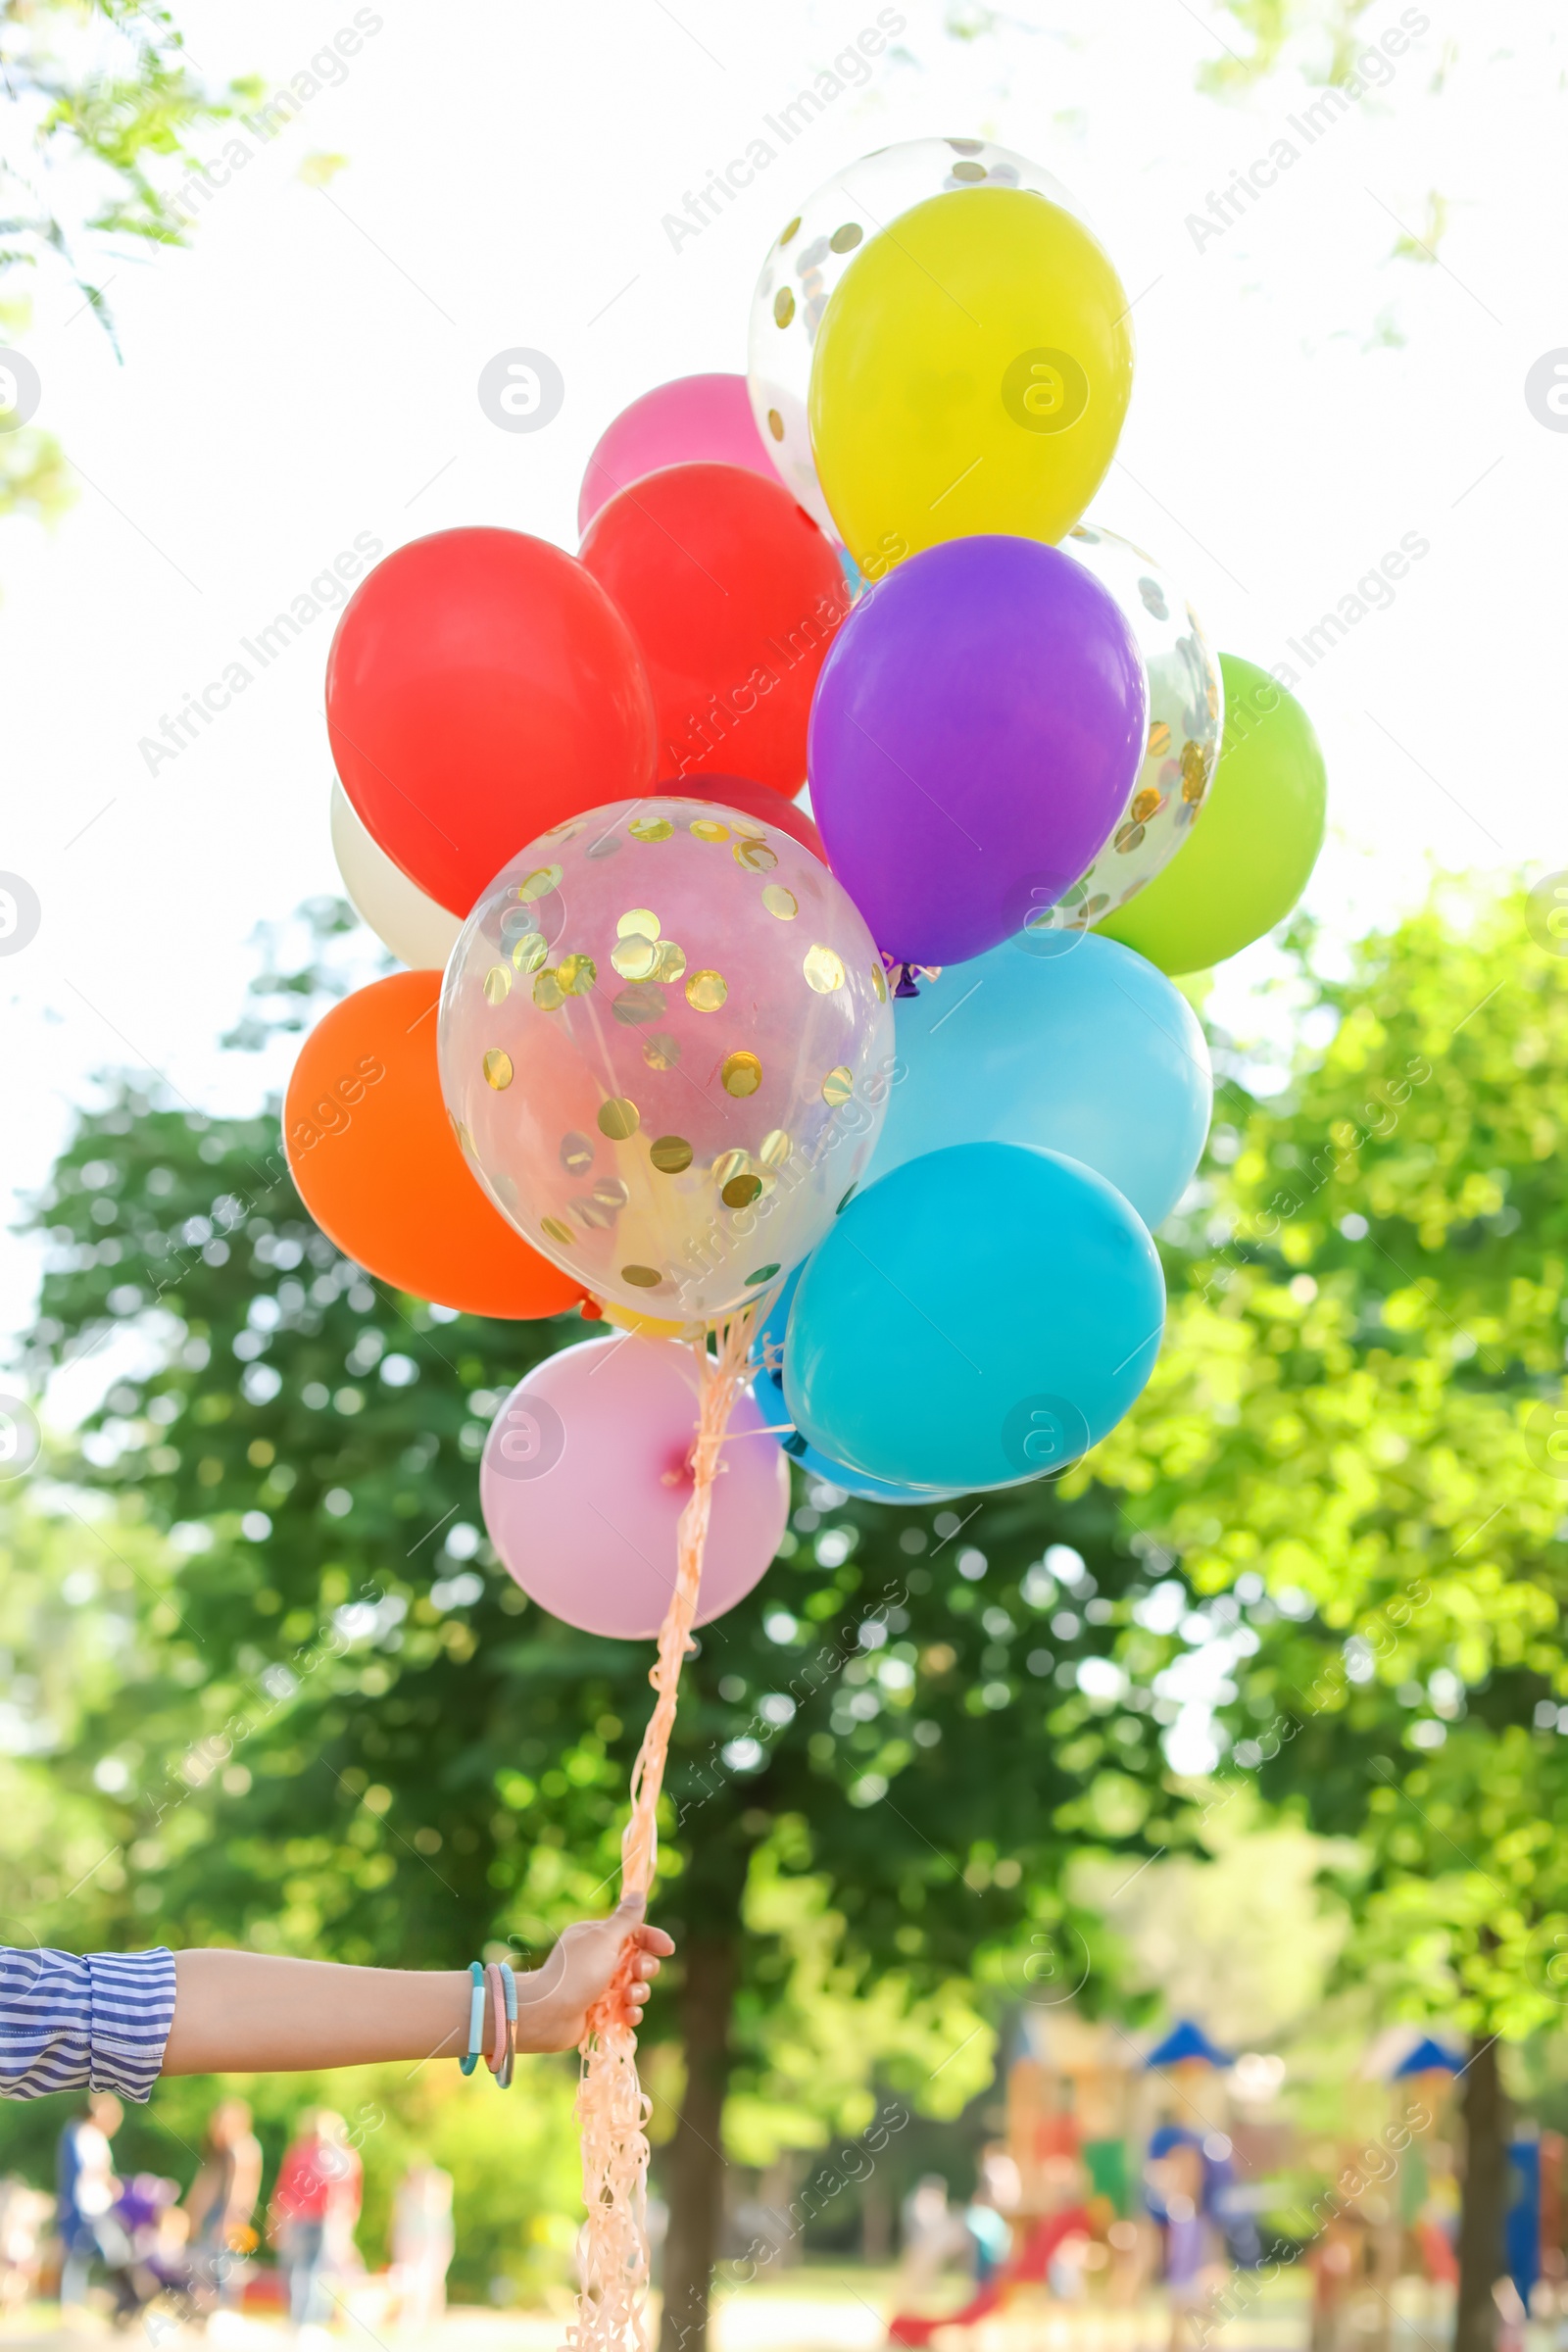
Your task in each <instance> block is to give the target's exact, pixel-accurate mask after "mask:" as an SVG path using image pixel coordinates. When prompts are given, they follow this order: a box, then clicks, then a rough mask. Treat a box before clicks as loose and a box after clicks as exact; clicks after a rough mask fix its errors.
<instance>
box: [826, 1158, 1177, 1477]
mask: <svg viewBox="0 0 1568 2352" xmlns="http://www.w3.org/2000/svg"><path fill="white" fill-rule="evenodd" d="M1164 1320H1165V1284H1164V1278H1163V1276H1162V1275H1161V1273H1160V1267H1159V1257H1158V1254H1157V1252H1156V1251H1155V1249H1154V1245H1153V1243H1152V1241H1151V1240H1150V1238H1149V1234H1148V1231H1147V1230H1146V1228H1145V1227H1144V1225H1143V1224H1142V1223H1141V1222H1140V1221H1139V1219H1138V1217H1137V1216H1136V1215H1135V1214H1134V1212H1133V1211H1132V1209H1131V1208H1129V1207H1128V1205H1127V1202H1126V1201H1124V1200H1123V1199H1122V1197H1121V1195H1120V1193H1118V1192H1117V1191H1116V1190H1115V1189H1114V1187H1112V1186H1111V1185H1108V1184H1107V1183H1106V1182H1105V1180H1104V1178H1103V1176H1098V1175H1096V1173H1095V1172H1094V1170H1093V1169H1092V1168H1086V1167H1084V1166H1083V1165H1082V1163H1081V1162H1080V1161H1078V1160H1075V1159H1067V1158H1065V1157H1064V1156H1063V1155H1062V1154H1061V1153H1060V1152H1042V1151H1037V1150H1035V1149H1032V1148H1027V1147H1024V1146H1020V1145H1017V1144H989V1143H988V1144H957V1145H955V1146H954V1147H953V1148H952V1149H950V1150H948V1151H945V1152H927V1153H926V1154H925V1155H924V1156H923V1157H922V1158H920V1159H911V1160H907V1161H906V1162H905V1164H904V1166H903V1167H902V1168H895V1169H894V1170H893V1173H892V1174H891V1175H890V1176H884V1177H883V1179H882V1181H881V1182H880V1183H879V1184H873V1185H872V1186H870V1187H869V1189H868V1190H867V1191H866V1192H864V1193H861V1194H859V1195H858V1197H857V1198H856V1199H855V1200H854V1201H851V1202H850V1204H849V1206H848V1207H847V1208H846V1209H845V1211H844V1213H843V1215H842V1216H841V1217H840V1218H839V1219H838V1221H837V1223H836V1224H835V1225H834V1226H833V1229H832V1231H831V1232H830V1233H829V1234H828V1235H827V1237H826V1238H825V1240H823V1241H822V1242H821V1243H820V1244H819V1245H818V1247H817V1248H816V1249H815V1250H813V1251H812V1253H811V1255H810V1256H809V1258H808V1259H807V1261H806V1264H805V1267H804V1268H803V1270H802V1273H801V1280H800V1287H799V1289H798V1290H797V1292H796V1294H795V1302H794V1305H793V1306H792V1307H791V1309H790V1319H789V1328H788V1331H787V1332H786V1334H785V1345H784V1394H785V1397H786V1400H787V1402H788V1405H789V1412H790V1418H791V1420H792V1421H793V1422H794V1423H795V1426H796V1428H797V1429H798V1430H799V1431H800V1433H801V1435H802V1436H803V1437H804V1438H805V1439H806V1441H807V1443H808V1444H809V1445H810V1446H816V1447H817V1449H818V1450H819V1451H820V1452H822V1453H824V1454H827V1455H829V1456H831V1457H832V1459H834V1460H835V1461H841V1462H844V1463H845V1464H847V1465H848V1466H849V1468H851V1469H852V1470H858V1471H860V1472H862V1473H864V1474H865V1475H867V1476H869V1477H871V1478H884V1479H891V1480H894V1481H896V1482H897V1483H898V1484H899V1485H901V1486H911V1487H912V1486H944V1487H951V1488H954V1489H956V1490H957V1491H959V1492H961V1493H965V1494H973V1493H975V1492H977V1491H978V1490H979V1489H981V1488H985V1487H1007V1486H1016V1485H1018V1484H1020V1483H1021V1482H1022V1481H1023V1480H1025V1479H1029V1478H1036V1477H1039V1476H1040V1475H1041V1474H1042V1473H1044V1472H1046V1471H1050V1470H1055V1469H1059V1468H1061V1467H1062V1465H1063V1464H1064V1463H1066V1462H1069V1461H1072V1460H1074V1459H1075V1458H1076V1457H1077V1456H1078V1455H1079V1454H1081V1453H1083V1452H1085V1451H1086V1450H1087V1448H1088V1447H1089V1446H1095V1445H1098V1444H1099V1442H1100V1440H1101V1439H1102V1438H1103V1437H1104V1436H1105V1435H1106V1433H1107V1432H1108V1431H1110V1430H1111V1429H1113V1428H1114V1427H1115V1425H1116V1423H1117V1422H1118V1421H1119V1420H1120V1419H1121V1417H1122V1415H1123V1414H1124V1413H1125V1412H1126V1411H1127V1410H1128V1409H1129V1407H1130V1406H1131V1405H1132V1403H1133V1401H1134V1399H1135V1398H1136V1397H1137V1396H1138V1394H1139V1392H1140V1390H1141V1389H1142V1388H1143V1386H1144V1383H1145V1382H1146V1381H1147V1380H1148V1378H1149V1375H1150V1373H1151V1372H1152V1370H1153V1366H1154V1359H1155V1357H1156V1355H1157V1354H1158V1352H1159V1342H1160V1335H1161V1332H1162V1330H1163V1328H1164Z"/></svg>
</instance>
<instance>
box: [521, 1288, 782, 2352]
mask: <svg viewBox="0 0 1568 2352" xmlns="http://www.w3.org/2000/svg"><path fill="white" fill-rule="evenodd" d="M755 1319H756V1311H755V1309H753V1308H748V1309H747V1311H746V1312H745V1313H744V1314H742V1315H740V1316H738V1317H737V1318H736V1319H735V1320H734V1321H733V1322H731V1323H728V1324H726V1325H725V1326H724V1328H723V1330H722V1331H721V1332H720V1335H719V1347H718V1353H717V1355H716V1356H711V1355H710V1354H709V1352H708V1337H707V1334H706V1332H705V1333H704V1335H703V1337H702V1338H701V1339H700V1340H697V1341H694V1342H693V1344H692V1345H693V1348H694V1351H695V1354H696V1357H697V1399H698V1415H697V1437H696V1442H695V1444H694V1445H693V1447H692V1455H691V1468H692V1491H691V1494H690V1495H689V1496H688V1497H687V1501H686V1507H685V1509H684V1510H683V1511H682V1512H681V1515H680V1524H679V1527H678V1529H677V1531H676V1539H675V1541H676V1567H675V1590H674V1592H673V1593H672V1594H671V1595H670V1602H669V1607H668V1609H667V1610H666V1612H665V1615H664V1622H663V1624H662V1626H661V1627H660V1629H659V1655H658V1658H657V1659H656V1661H655V1663H654V1665H653V1667H652V1669H651V1670H650V1673H649V1677H648V1679H649V1681H650V1682H651V1683H652V1684H653V1686H654V1690H655V1691H656V1692H657V1693H658V1696H657V1697H656V1699H655V1702H654V1711H653V1713H652V1715H651V1716H650V1717H649V1719H648V1728H647V1730H646V1731H645V1732H644V1734H643V1740H642V1745H641V1747H640V1748H639V1749H638V1751H637V1761H636V1764H635V1765H634V1766H633V1768H632V1776H631V1818H630V1820H629V1821H628V1822H627V1824H626V1828H625V1832H624V1834H623V1835H622V1838H621V1841H620V1877H621V1888H622V1892H623V1893H627V1894H629V1893H632V1892H633V1891H635V1892H637V1893H639V1894H644V1895H646V1894H647V1893H649V1892H650V1890H651V1889H652V1887H653V1882H654V1873H655V1871H656V1869H657V1868H658V1865H659V1822H658V1815H659V1799H660V1794H661V1791H662V1789H663V1786H664V1765H665V1762H666V1761H667V1758H668V1755H669V1737H670V1733H671V1732H672V1731H673V1729H674V1725H675V1703H676V1699H677V1697H678V1695H679V1690H680V1670H681V1666H682V1663H683V1661H684V1660H685V1657H686V1655H687V1652H688V1651H689V1650H690V1648H691V1646H692V1621H693V1619H694V1618H695V1617H696V1615H697V1602H698V1597H699V1594H700V1593H701V1590H702V1581H703V1552H704V1548H705V1546H706V1544H707V1542H708V1523H709V1517H710V1514H711V1509H712V1500H713V1481H714V1479H715V1478H716V1477H717V1475H718V1473H719V1470H720V1468H721V1467H722V1463H721V1458H720V1447H721V1446H722V1445H723V1443H724V1432H725V1429H726V1427H727V1425H728V1422H729V1416H730V1412H731V1409H732V1408H733V1406H734V1402H735V1398H736V1396H737V1394H738V1393H739V1391H740V1389H741V1387H742V1385H743V1383H744V1381H745V1380H746V1378H747V1375H748V1371H749V1368H750V1367H749V1357H750V1352H751V1340H752V1326H753V1323H754V1321H755ZM635 1965H636V1951H635V1946H634V1945H632V1944H631V1943H630V1942H628V1943H627V1944H626V1946H625V1947H624V1949H623V1950H622V1952H621V1956H620V1965H619V1967H618V1968H617V1969H616V1971H615V1975H614V1978H613V1981H612V1983H611V1985H610V1987H609V1989H608V1990H607V1991H606V1993H605V1994H604V1996H603V1997H602V1998H601V1999H600V2000H599V2001H597V2002H596V2003H595V2004H594V2006H593V2008H592V2009H590V2010H589V2012H588V2017H587V2022H586V2025H585V2028H584V2032H583V2037H582V2040H581V2042H580V2043H579V2045H578V2047H579V2051H580V2055H581V2058H582V2075H581V2079H580V2082H579V2083H578V2088H577V2127H578V2131H580V2133H581V2136H582V2180H583V2203H584V2205H585V2206H586V2207H587V2219H586V2221H585V2222H584V2223H583V2226H582V2229H581V2231H580V2233H579V2235H578V2239H577V2270H578V2278H579V2292H578V2296H577V2316H576V2319H575V2320H574V2321H573V2322H572V2324H571V2326H570V2327H568V2328H567V2330H566V2342H567V2344H568V2345H569V2346H570V2347H572V2348H573V2352H647V2347H648V2333H647V2328H646V2326H645V2322H644V2304H645V2302H646V2300H647V2295H648V2230H647V2198H648V2131H647V2126H648V2119H649V2116H650V2115H651V2113H652V2106H651V2103H650V2101H649V2100H648V2099H647V2097H646V2096H645V2095H644V2092H643V2088H642V2085H641V2083H640V2082H639V2081H638V2079H637V2036H636V2034H635V2033H634V2032H633V2030H632V2028H631V2027H630V2026H628V2025H626V2024H624V2023H623V2022H622V2021H623V2019H624V2016H625V2014H626V2007H625V2004H626V1995H627V1993H628V1991H629V1989H630V1986H631V1984H632V1982H633V1977H632V1971H633V1969H634V1967H635Z"/></svg>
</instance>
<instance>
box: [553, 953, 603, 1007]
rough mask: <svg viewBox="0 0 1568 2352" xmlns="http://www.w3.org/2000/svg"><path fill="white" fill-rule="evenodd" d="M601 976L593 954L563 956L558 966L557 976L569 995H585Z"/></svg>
mask: <svg viewBox="0 0 1568 2352" xmlns="http://www.w3.org/2000/svg"><path fill="white" fill-rule="evenodd" d="M598 977H599V971H598V967H597V965H596V964H595V962H594V959H593V957H592V956H563V957H562V958H561V961H560V963H559V965H558V966H557V968H556V978H557V979H558V980H559V981H560V983H561V985H562V987H563V988H564V990H565V992H566V994H567V996H568V997H585V996H587V994H588V992H589V990H590V989H591V988H592V987H593V984H594V982H595V981H596V980H597V979H598Z"/></svg>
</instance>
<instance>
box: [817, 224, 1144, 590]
mask: <svg viewBox="0 0 1568 2352" xmlns="http://www.w3.org/2000/svg"><path fill="white" fill-rule="evenodd" d="M1132 378H1133V334H1132V323H1131V320H1130V319H1129V318H1128V315H1127V297H1126V295H1125V294H1124V293H1123V291H1122V287H1121V282H1120V280H1119V279H1118V277H1117V275H1116V272H1115V270H1113V269H1112V268H1111V265H1110V263H1109V261H1108V260H1107V258H1106V256H1105V254H1104V252H1103V249H1102V248H1101V246H1100V245H1099V244H1097V242H1096V241H1095V239H1094V237H1093V236H1091V234H1090V232H1089V231H1088V229H1086V228H1085V227H1084V225H1083V223H1082V221H1077V220H1075V219H1074V218H1073V216H1072V214H1071V213H1068V212H1064V211H1063V210H1062V208H1061V207H1060V206H1059V205H1055V204H1053V203H1051V202H1050V200H1049V199H1048V198H1046V197H1044V196H1037V195H1035V194H1033V193H1032V192H1030V191H1028V190H1026V189H1022V188H978V187H977V188H957V189H954V190H952V191H950V192H949V193H947V194H945V195H941V196H933V197H931V198H929V199H928V200H927V202H925V203H924V204H917V205H915V206H913V207H912V208H911V210H910V211H908V212H907V213H905V214H903V215H902V216H901V217H900V219H899V220H898V221H897V222H896V223H895V224H894V226H893V227H892V228H890V229H889V230H887V231H886V232H885V233H884V234H883V235H881V236H876V237H873V238H872V239H871V240H870V242H869V243H868V244H867V245H866V247H865V249H864V251H863V252H861V253H858V254H857V256H856V258H855V260H854V261H853V262H852V263H851V265H850V267H849V269H848V270H846V271H845V273H844V275H843V277H842V278H841V279H840V280H839V283H838V285H837V287H836V288H835V290H834V293H833V295H832V298H831V300H830V301H829V303H828V306H827V309H826V311H825V313H824V314H823V318H822V323H821V326H820V328H819V330H818V333H817V339H816V355H815V358H814V360H813V361H812V365H811V391H810V403H809V413H810V425H811V446H812V451H813V454H814V456H815V459H816V469H817V473H818V475H819V476H820V479H821V483H822V488H823V491H824V493H825V494H826V498H827V503H828V506H829V508H830V509H831V511H832V515H833V519H834V521H835V522H836V523H837V524H838V527H839V530H840V532H841V533H842V535H843V538H844V542H845V545H846V546H847V547H848V548H849V550H850V553H851V554H852V555H853V556H854V558H855V560H856V562H857V563H858V564H859V566H860V569H861V570H862V571H863V572H864V573H865V574H866V576H867V578H869V579H873V580H875V579H880V578H881V577H882V575H883V574H884V573H885V572H886V571H888V570H889V569H890V568H891V567H892V565H893V564H898V563H901V562H902V561H903V559H904V558H905V557H906V556H909V555H915V554H917V553H918V552H919V550H920V549H921V548H924V547H934V546H936V545H938V544H939V542H941V541H942V540H945V539H964V538H968V537H970V536H972V535H973V534H974V533H976V532H981V531H1002V532H1006V533H1008V534H1010V535H1011V536H1012V537H1014V538H1023V539H1045V540H1051V541H1054V540H1057V539H1059V538H1060V537H1061V536H1062V534H1063V533H1064V532H1065V531H1067V530H1070V528H1071V527H1072V525H1073V524H1074V523H1075V522H1076V521H1077V519H1078V517H1079V515H1081V514H1082V513H1083V511H1084V509H1085V507H1086V506H1087V505H1088V504H1089V501H1090V499H1091V498H1092V497H1093V496H1094V494H1095V491H1096V490H1097V489H1098V488H1099V486H1100V482H1101V480H1102V478H1103V475H1104V472H1105V469H1106V467H1107V466H1109V464H1110V461H1111V458H1112V457H1113V455H1114V454H1115V448H1116V441H1117V436H1118V435H1119V434H1120V431H1121V425H1122V418H1123V417H1125V415H1126V413H1127V401H1128V396H1129V394H1130V392H1131V390H1132Z"/></svg>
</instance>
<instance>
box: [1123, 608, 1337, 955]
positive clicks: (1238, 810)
mask: <svg viewBox="0 0 1568 2352" xmlns="http://www.w3.org/2000/svg"><path fill="white" fill-rule="evenodd" d="M1219 665H1220V669H1221V672H1222V673H1223V676H1224V680H1225V734H1224V739H1223V741H1222V743H1221V745H1220V755H1219V759H1218V761H1217V762H1216V764H1215V768H1214V781H1213V783H1212V784H1211V785H1210V786H1209V789H1208V802H1207V806H1206V807H1205V808H1204V809H1203V812H1202V815H1201V818H1200V820H1199V822H1198V823H1197V824H1196V825H1194V827H1193V829H1192V831H1191V833H1190V834H1189V835H1188V837H1187V839H1186V841H1185V842H1183V844H1182V846H1181V848H1180V849H1179V850H1178V851H1177V853H1176V855H1175V857H1174V858H1172V859H1171V861H1170V863H1169V864H1168V865H1166V866H1162V867H1161V868H1160V870H1159V872H1158V873H1157V874H1156V875H1155V876H1154V878H1153V880H1152V882H1150V883H1148V884H1147V885H1146V886H1145V888H1144V889H1142V890H1141V891H1140V892H1139V893H1138V896H1137V897H1136V898H1135V899H1129V901H1128V902H1127V905H1126V906H1125V907H1117V908H1116V910H1115V912H1114V913H1112V914H1107V915H1106V917H1105V919H1104V921H1103V922H1101V923H1097V924H1096V925H1095V926H1094V927H1095V929H1096V930H1097V931H1099V932H1101V933H1102V934H1103V936H1104V937H1105V938H1106V939H1119V940H1120V941H1121V943H1122V945H1123V947H1126V948H1136V949H1137V951H1138V953H1139V955H1140V956H1148V958H1149V960H1150V962H1151V963H1153V964H1157V965H1158V967H1159V969H1160V970H1161V971H1162V972H1201V971H1206V970H1207V969H1208V967H1209V965H1210V964H1213V963H1223V962H1224V960H1225V958H1226V956H1234V955H1236V954H1237V953H1238V952H1239V951H1240V950H1241V949H1242V948H1246V947H1250V945H1251V943H1252V941H1253V940H1254V939H1261V938H1262V936H1263V934H1264V932H1265V931H1272V930H1273V928H1274V926H1275V924H1276V923H1278V922H1282V921H1283V920H1284V918H1285V917H1286V915H1288V914H1289V913H1290V911H1291V908H1292V907H1294V906H1295V905H1296V902H1297V900H1298V899H1299V897H1300V895H1301V893H1302V891H1303V890H1304V889H1305V888H1306V883H1307V877H1308V875H1309V874H1310V873H1311V871H1312V868H1313V866H1314V865H1315V864H1316V863H1317V854H1318V852H1319V850H1320V849H1321V848H1322V847H1323V816H1324V805H1325V802H1326V799H1327V780H1326V778H1325V775H1324V771H1323V754H1322V752H1321V750H1320V749H1319V748H1318V740H1317V737H1316V736H1315V735H1314V734H1313V732H1312V722H1311V720H1310V719H1309V718H1308V717H1307V715H1306V712H1305V711H1303V710H1302V709H1301V706H1300V704H1299V702H1298V701H1297V700H1296V698H1295V696H1294V695H1290V694H1287V693H1286V691H1285V689H1284V687H1283V686H1280V685H1278V684H1276V682H1275V681H1274V679H1273V678H1271V677H1270V676H1269V674H1268V672H1267V670H1266V669H1259V668H1258V667H1257V666H1256V664H1255V663H1254V662H1243V661H1241V660H1239V659H1238V657H1237V656H1236V655H1235V654H1221V656H1220V658H1219Z"/></svg>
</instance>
